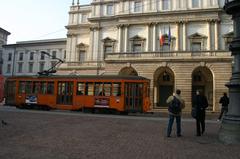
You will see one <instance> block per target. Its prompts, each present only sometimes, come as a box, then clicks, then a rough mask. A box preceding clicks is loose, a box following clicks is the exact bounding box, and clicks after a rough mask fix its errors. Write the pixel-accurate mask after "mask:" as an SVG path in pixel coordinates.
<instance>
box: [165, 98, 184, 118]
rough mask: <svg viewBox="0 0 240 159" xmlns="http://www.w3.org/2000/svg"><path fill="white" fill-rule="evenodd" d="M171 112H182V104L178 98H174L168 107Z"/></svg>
mask: <svg viewBox="0 0 240 159" xmlns="http://www.w3.org/2000/svg"><path fill="white" fill-rule="evenodd" d="M168 110H169V112H171V113H173V114H179V113H180V112H181V102H180V100H179V99H177V97H175V96H173V100H172V102H171V103H170V105H169V107H168Z"/></svg>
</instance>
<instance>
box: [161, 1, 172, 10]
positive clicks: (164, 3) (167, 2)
mask: <svg viewBox="0 0 240 159" xmlns="http://www.w3.org/2000/svg"><path fill="white" fill-rule="evenodd" d="M162 5H163V10H169V5H170V4H169V0H163V2H162Z"/></svg>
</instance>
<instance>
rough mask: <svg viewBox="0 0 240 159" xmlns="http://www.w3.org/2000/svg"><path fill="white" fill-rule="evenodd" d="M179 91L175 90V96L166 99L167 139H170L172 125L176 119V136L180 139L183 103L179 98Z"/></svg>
mask: <svg viewBox="0 0 240 159" xmlns="http://www.w3.org/2000/svg"><path fill="white" fill-rule="evenodd" d="M180 94H181V90H179V89H177V90H176V94H173V95H172V96H169V97H168V99H167V101H166V102H167V103H168V104H169V106H168V112H169V120H168V128H167V137H171V132H172V125H173V122H174V118H176V125H177V136H178V137H181V136H182V134H181V112H182V109H183V108H184V107H185V102H184V100H183V99H182V98H181V96H180Z"/></svg>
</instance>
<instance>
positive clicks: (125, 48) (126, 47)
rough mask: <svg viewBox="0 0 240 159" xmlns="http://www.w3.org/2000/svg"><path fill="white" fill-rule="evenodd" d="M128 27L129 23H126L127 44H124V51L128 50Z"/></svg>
mask: <svg viewBox="0 0 240 159" xmlns="http://www.w3.org/2000/svg"><path fill="white" fill-rule="evenodd" d="M128 27H129V25H125V30H124V31H125V32H124V37H125V40H124V42H125V44H124V52H128V41H129V40H128Z"/></svg>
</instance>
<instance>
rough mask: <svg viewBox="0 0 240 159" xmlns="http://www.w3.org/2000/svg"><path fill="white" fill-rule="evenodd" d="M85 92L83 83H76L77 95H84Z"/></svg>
mask: <svg viewBox="0 0 240 159" xmlns="http://www.w3.org/2000/svg"><path fill="white" fill-rule="evenodd" d="M84 94H85V83H83V82H78V83H77V95H84Z"/></svg>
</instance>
